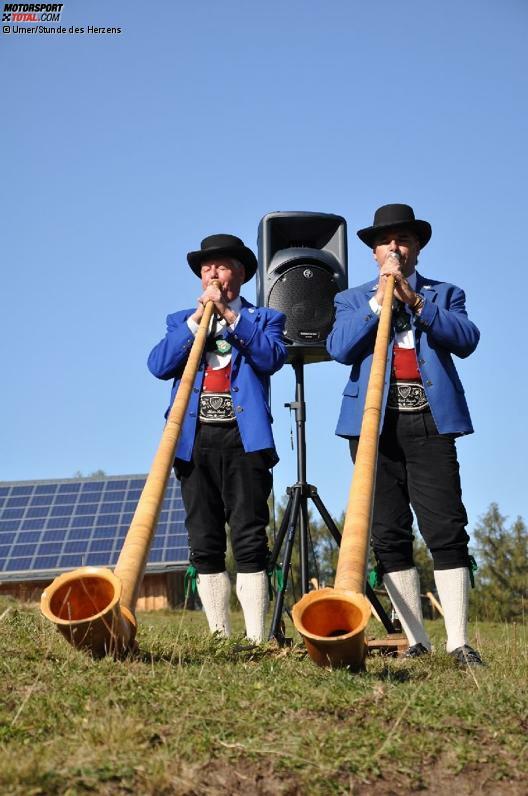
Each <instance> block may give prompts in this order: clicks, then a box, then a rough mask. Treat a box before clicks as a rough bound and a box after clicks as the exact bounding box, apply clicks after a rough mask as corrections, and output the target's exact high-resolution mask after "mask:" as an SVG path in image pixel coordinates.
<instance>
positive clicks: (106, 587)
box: [40, 301, 214, 658]
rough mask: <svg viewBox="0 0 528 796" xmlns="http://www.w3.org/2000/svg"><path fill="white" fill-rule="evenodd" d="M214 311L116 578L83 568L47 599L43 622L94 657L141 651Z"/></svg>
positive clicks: (59, 582) (210, 306)
mask: <svg viewBox="0 0 528 796" xmlns="http://www.w3.org/2000/svg"><path fill="white" fill-rule="evenodd" d="M213 310H214V303H213V302H212V301H208V302H207V304H206V305H205V308H204V312H203V315H202V318H201V321H200V326H199V328H198V331H197V333H196V337H195V340H194V343H193V345H192V348H191V350H190V352H189V358H188V360H187V363H186V365H185V369H184V371H183V374H182V377H181V382H180V386H179V387H178V392H177V393H176V397H175V399H174V403H173V404H172V407H171V410H170V413H169V416H168V418H167V423H166V425H165V428H164V430H163V434H162V436H161V440H160V444H159V446H158V450H157V452H156V454H155V456H154V460H153V462H152V467H151V468H150V472H149V474H148V476H147V480H146V482H145V486H144V487H143V491H142V492H141V496H140V498H139V501H138V504H137V507H136V511H135V513H134V516H133V518H132V523H131V525H130V528H129V529H128V532H127V535H126V537H125V541H124V542H123V548H122V550H121V553H120V555H119V558H118V560H117V564H116V567H115V570H114V572H112V571H111V570H110V569H106V568H105V567H90V566H86V567H80V568H79V569H75V570H74V571H73V572H67V573H65V574H63V575H59V577H57V578H55V580H54V581H53V582H52V583H51V584H50V586H48V587H47V588H46V590H45V591H44V592H43V593H42V597H41V601H40V610H41V611H42V613H43V614H44V616H45V617H46V618H47V619H49V620H50V621H51V622H53V623H54V624H55V625H56V626H57V628H58V630H59V631H60V632H61V633H62V635H63V636H64V637H65V638H66V639H67V640H68V641H69V642H70V644H72V645H73V646H74V647H76V648H77V649H83V650H85V651H87V652H90V653H92V655H93V656H94V657H103V656H104V655H113V656H114V657H115V658H119V657H123V656H125V655H126V654H127V653H128V652H130V651H131V650H134V649H135V647H136V644H135V636H136V630H137V622H136V617H135V608H136V603H137V599H138V595H139V589H140V587H141V582H142V580H143V574H144V571H145V566H146V563H147V559H148V554H149V550H150V545H151V542H152V539H153V538H154V533H155V530H156V524H157V521H158V517H159V513H160V511H161V506H162V503H163V496H164V494H165V489H166V486H167V482H168V480H169V476H170V472H171V468H172V465H173V463H174V455H175V452H176V446H177V444H178V440H179V437H180V432H181V427H182V423H183V418H184V415H185V412H186V410H187V406H188V403H189V398H190V395H191V391H192V388H193V384H194V379H195V377H196V373H197V370H198V367H199V365H200V361H201V358H202V354H203V350H204V347H205V341H206V338H207V333H208V328H209V323H210V320H211V316H212V314H213Z"/></svg>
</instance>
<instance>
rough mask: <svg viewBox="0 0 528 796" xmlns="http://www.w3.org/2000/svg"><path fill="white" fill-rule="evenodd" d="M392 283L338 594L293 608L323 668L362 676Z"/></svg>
mask: <svg viewBox="0 0 528 796" xmlns="http://www.w3.org/2000/svg"><path fill="white" fill-rule="evenodd" d="M393 292H394V277H393V276H389V277H388V278H387V284H386V287H385V294H384V297H383V305H382V309H381V316H380V320H379V326H378V331H377V335H376V342H375V346H374V354H373V357H372V366H371V371H370V377H369V382H368V387H367V394H366V397H365V407H364V410H363V419H362V422H361V434H360V438H359V444H358V449H357V455H356V463H355V467H354V476H353V478H352V484H351V487H350V493H349V497H348V505H347V510H346V514H345V524H344V528H343V536H342V539H341V547H340V550H339V558H338V561H337V571H336V579H335V584H334V588H333V589H331V588H326V589H319V590H317V591H312V592H308V593H307V594H305V595H304V597H303V598H302V599H301V600H299V602H298V603H296V604H295V605H294V606H293V611H292V618H293V622H294V625H295V627H296V629H297V630H298V631H299V633H300V634H301V635H302V637H303V639H304V643H305V645H306V648H307V650H308V653H309V655H310V657H311V658H312V659H313V660H314V661H315V663H317V664H318V665H319V666H334V667H335V666H348V667H350V669H352V670H355V671H359V670H360V669H362V668H363V667H364V661H365V656H366V651H367V646H366V642H365V633H364V631H365V627H366V626H367V623H368V620H369V618H370V614H371V607H370V603H369V601H368V600H367V598H366V597H365V582H366V572H367V560H368V551H369V541H370V528H371V524H372V509H373V505H374V487H375V483H376V464H377V459H378V443H379V428H380V422H381V407H382V403H383V388H384V384H385V377H386V368H387V351H388V346H389V338H390V328H391V317H392V298H393Z"/></svg>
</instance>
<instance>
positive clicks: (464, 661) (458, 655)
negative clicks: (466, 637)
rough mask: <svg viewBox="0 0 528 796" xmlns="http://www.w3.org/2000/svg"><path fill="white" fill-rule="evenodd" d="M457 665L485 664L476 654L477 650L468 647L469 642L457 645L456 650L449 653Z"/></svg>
mask: <svg viewBox="0 0 528 796" xmlns="http://www.w3.org/2000/svg"><path fill="white" fill-rule="evenodd" d="M449 654H450V655H451V657H452V658H454V660H455V661H456V663H457V664H458V665H459V666H485V665H486V664H485V663H484V661H483V660H482V658H481V657H480V655H479V654H478V652H477V650H474V649H473V647H470V646H469V644H464V646H462V647H457V648H456V650H453V652H450V653H449Z"/></svg>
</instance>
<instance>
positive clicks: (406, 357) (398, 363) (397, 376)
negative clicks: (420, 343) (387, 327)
mask: <svg viewBox="0 0 528 796" xmlns="http://www.w3.org/2000/svg"><path fill="white" fill-rule="evenodd" d="M421 380H422V378H421V376H420V371H419V370H418V360H417V359H416V349H415V348H399V347H398V346H396V345H395V346H394V349H393V354H392V369H391V381H415V382H416V381H419V382H421Z"/></svg>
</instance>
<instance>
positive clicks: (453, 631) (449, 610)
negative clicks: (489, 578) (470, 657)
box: [434, 567, 469, 652]
mask: <svg viewBox="0 0 528 796" xmlns="http://www.w3.org/2000/svg"><path fill="white" fill-rule="evenodd" d="M434 579H435V583H436V588H437V589H438V596H439V597H440V602H441V604H442V608H443V611H444V624H445V629H446V633H447V643H446V650H447V651H448V652H453V650H456V648H457V647H463V646H464V644H467V643H468V641H467V621H468V599H469V572H468V569H467V567H459V568H457V569H435V571H434Z"/></svg>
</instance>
